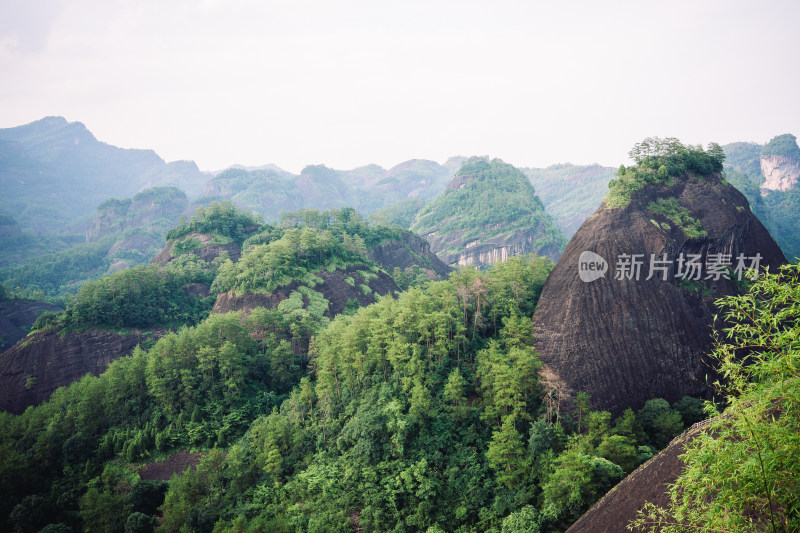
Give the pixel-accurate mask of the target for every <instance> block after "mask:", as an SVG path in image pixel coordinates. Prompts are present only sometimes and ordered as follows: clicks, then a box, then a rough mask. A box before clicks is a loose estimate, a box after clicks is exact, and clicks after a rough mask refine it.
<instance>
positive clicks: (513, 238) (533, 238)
mask: <svg viewBox="0 0 800 533" xmlns="http://www.w3.org/2000/svg"><path fill="white" fill-rule="evenodd" d="M467 234H468V231H467V230H459V231H454V232H451V233H448V234H446V235H444V236H442V237H439V236H438V235H435V234H429V235H427V238H428V241H429V242H430V243H431V247H432V248H433V249H434V250H438V252H437V253H438V256H439V257H441V259H442V261H443V262H445V263H447V264H448V265H459V266H466V265H475V266H478V267H481V266H486V265H493V264H495V263H500V262H503V261H505V260H506V259H508V258H509V257H512V256H515V255H525V254H536V255H540V256H547V257H549V258H551V259H552V260H553V261H558V259H559V258H560V257H561V250H560V248H559V246H558V244H556V243H549V244H547V245H544V246H536V244H535V243H536V242H537V241H538V240H540V239H543V238H545V237H546V233H545V232H544V231H543V230H542V228H524V229H518V230H513V231H511V232H509V233H507V234H502V235H496V236H494V237H488V238H487V237H480V236H474V237H466V235H467ZM451 250H453V251H451Z"/></svg>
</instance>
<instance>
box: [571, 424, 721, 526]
mask: <svg viewBox="0 0 800 533" xmlns="http://www.w3.org/2000/svg"><path fill="white" fill-rule="evenodd" d="M709 422H710V420H706V421H703V422H700V423H698V424H695V425H694V426H692V427H691V428H689V429H688V430H686V431H684V432H683V434H681V435H680V436H678V437H676V438H675V439H673V440H672V442H670V444H669V446H667V447H666V448H664V449H663V450H662V451H661V452H660V453H659V454H657V455H656V456H655V457H653V458H652V459H650V460H649V461H647V462H646V463H644V464H643V465H642V466H640V467H639V468H637V469H636V470H634V471H633V472H631V473H630V474H629V475H628V476H627V477H626V478H625V479H623V480H622V481H620V482H619V484H618V485H617V486H616V487H614V488H613V489H611V490H610V491H609V492H608V493H607V494H606V495H605V496H603V497H602V498H601V499H600V500H599V501H598V502H596V503H595V504H594V505H593V506H592V507H591V508H590V509H589V510H588V511H586V512H585V513H584V514H583V516H582V517H580V518H579V519H578V520H577V521H576V522H575V523H574V524H572V526H570V528H569V529H568V530H567V533H596V532H598V531H602V532H603V533H628V529H627V527H626V526H627V525H628V522H630V521H631V520H633V519H634V518H635V517H636V511H638V510H639V509H641V507H642V506H643V505H644V504H645V502H651V503H654V504H656V505H658V506H661V507H663V506H665V505H667V504H668V503H669V495H668V490H669V485H670V484H672V483H675V480H677V479H678V476H680V475H681V474H682V473H683V471H684V464H683V462H682V461H681V460H680V456H681V455H682V454H683V453H684V450H685V448H686V444H688V443H689V442H691V441H692V440H694V439H695V438H696V437H698V436H699V435H700V434H701V433H702V432H703V429H704V428H705V427H706V426H707V425H708V424H709Z"/></svg>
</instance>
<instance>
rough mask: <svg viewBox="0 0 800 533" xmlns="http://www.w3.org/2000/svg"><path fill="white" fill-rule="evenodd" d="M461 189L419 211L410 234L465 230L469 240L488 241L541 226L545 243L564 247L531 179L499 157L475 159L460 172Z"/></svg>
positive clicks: (456, 180)
mask: <svg viewBox="0 0 800 533" xmlns="http://www.w3.org/2000/svg"><path fill="white" fill-rule="evenodd" d="M451 183H458V187H457V188H452V189H448V190H447V191H445V192H444V194H442V195H441V196H439V197H438V198H436V199H435V200H432V201H431V202H429V203H428V204H427V205H425V207H423V208H422V209H421V210H420V211H419V213H417V217H416V220H415V222H414V224H412V226H411V230H412V231H414V232H415V233H419V234H428V233H436V234H444V233H450V232H455V231H460V230H467V233H466V234H465V236H464V237H465V238H469V237H476V236H479V237H480V238H481V239H488V238H491V237H494V236H497V235H500V234H503V233H508V232H510V231H513V230H515V229H522V228H540V229H542V230H543V231H542V233H543V234H544V237H543V238H542V242H539V243H534V245H533V246H534V248H538V247H541V246H544V245H545V244H547V243H545V242H544V241H545V240H547V241H549V242H556V243H558V244H559V245H562V244H564V240H565V239H564V236H563V234H562V233H561V231H560V230H559V229H558V228H557V227H556V226H555V224H554V223H553V221H552V219H551V218H550V217H549V215H547V213H545V211H544V206H543V205H542V202H541V200H539V198H538V197H537V196H536V193H535V191H534V189H533V186H532V185H531V184H530V182H529V181H528V178H527V177H526V176H525V174H523V173H522V172H521V171H520V170H519V169H517V168H516V167H514V166H512V165H510V164H508V163H505V162H504V161H502V160H500V159H493V160H491V161H487V160H486V158H482V157H471V158H470V159H468V160H467V161H466V162H464V164H463V165H462V167H461V170H459V171H458V172H457V173H456V176H455V178H453V182H451Z"/></svg>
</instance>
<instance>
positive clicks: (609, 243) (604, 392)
mask: <svg viewBox="0 0 800 533" xmlns="http://www.w3.org/2000/svg"><path fill="white" fill-rule="evenodd" d="M670 199H672V200H670ZM671 202H676V203H675V204H671ZM654 205H657V206H660V207H662V208H664V206H669V205H672V211H673V213H672V214H673V218H674V216H675V214H676V213H678V212H680V210H684V211H683V213H681V214H680V216H682V217H683V219H682V220H683V222H682V223H683V224H685V225H686V226H687V230H684V229H682V228H681V227H680V225H679V224H678V223H676V222H675V221H674V220H672V219H670V218H669V217H668V216H666V215H664V214H661V213H657V212H654V211H652V210H650V209H649V207H652V206H654ZM667 210H669V209H667ZM687 216H690V217H693V218H694V219H695V220H696V221H697V222H698V223H699V225H700V226H701V227H702V231H704V232H706V234H705V235H702V233H700V234H698V233H696V232H697V226H696V225H695V224H694V223H692V222H691V221H690V220H689V219H688V218H687ZM687 231H689V232H690V233H692V232H693V231H694V232H695V233H694V234H695V237H694V238H690V237H689V236H688V235H687ZM584 252H590V253H587V254H584ZM593 254H596V255H593ZM630 254H642V255H641V258H639V260H640V261H641V262H642V263H643V264H642V265H641V267H640V276H639V278H638V279H636V278H635V277H634V276H633V271H632V270H630V269H629V270H624V269H623V272H624V273H626V274H630V276H631V277H630V279H629V278H628V276H627V275H625V276H622V279H616V278H618V277H619V276H618V274H620V272H619V270H618V265H620V264H630V263H631V256H630ZM663 254H666V257H664V256H663ZM714 254H722V255H721V256H716V255H714ZM739 254H743V259H745V261H744V263H745V264H744V265H743V266H744V267H749V266H750V264H751V261H752V258H754V257H756V256H757V254H760V267H761V268H762V269H763V268H764V267H766V266H768V267H770V270H775V269H776V268H777V267H778V265H780V264H781V263H784V262H785V258H784V256H783V253H782V252H781V250H780V248H778V246H777V244H775V242H774V241H773V240H772V238H771V237H770V235H769V233H768V232H767V230H766V229H765V228H764V226H762V225H761V223H760V222H759V221H758V219H756V218H755V217H754V216H753V215H752V213H751V212H750V209H749V207H748V205H747V201H746V199H745V198H744V196H743V195H742V194H741V193H739V191H737V190H736V189H734V188H733V187H732V186H729V185H724V184H723V182H722V181H721V176H720V175H719V174H713V175H711V176H710V177H708V178H702V179H698V178H689V177H684V178H679V179H675V180H674V184H673V185H671V186H669V185H666V184H663V185H658V186H655V185H651V186H647V187H645V188H644V189H642V190H641V191H638V192H636V193H635V194H634V195H633V198H632V201H631V202H630V204H629V205H628V206H627V207H624V208H616V209H612V208H608V207H607V206H606V205H605V203H604V204H603V205H602V206H601V207H600V208H599V209H598V210H597V211H596V212H595V213H594V214H593V215H592V216H591V217H590V218H589V219H588V220H587V221H586V222H584V224H583V225H582V226H581V228H580V229H579V230H578V232H577V233H576V234H575V236H574V237H573V239H572V240H571V241H570V243H569V245H568V246H567V248H566V250H565V252H564V255H563V256H562V257H561V259H560V260H559V262H558V264H557V265H556V267H555V268H554V270H553V272H552V273H551V274H550V277H549V278H548V280H547V283H546V284H545V286H544V289H543V290H542V295H541V298H540V300H539V303H538V307H537V310H536V313H535V314H534V317H533V320H534V325H535V329H536V335H537V349H538V351H539V354H540V356H541V359H542V361H543V362H544V363H545V366H546V367H547V369H548V370H549V371H551V372H552V373H553V374H554V375H555V376H556V377H557V378H559V379H560V380H561V381H562V382H563V383H564V385H565V387H562V389H566V390H564V391H563V392H565V393H571V394H574V393H576V392H578V391H585V392H588V393H589V394H591V397H592V405H593V407H594V408H597V409H605V410H609V411H611V412H612V413H614V414H619V413H620V412H621V411H623V410H624V409H625V408H626V407H632V408H634V409H638V408H640V407H641V406H642V405H643V404H644V402H645V401H646V400H648V399H650V398H655V397H662V398H665V399H667V400H668V401H670V402H673V401H677V400H678V399H680V398H681V397H682V396H684V395H693V396H700V395H704V394H706V393H707V390H706V387H705V385H704V382H705V376H706V374H707V372H708V371H709V368H708V367H707V365H706V363H705V362H704V360H703V354H704V353H706V352H708V351H709V350H710V348H711V337H710V334H711V327H710V325H711V323H712V321H713V316H714V314H715V313H716V311H717V309H716V307H715V306H714V304H713V302H714V300H715V299H716V298H719V297H721V296H724V295H729V294H734V293H737V292H738V290H739V289H738V287H737V284H736V283H735V281H734V280H727V279H725V278H724V276H721V275H720V276H711V279H705V278H706V277H708V276H709V273H710V272H711V271H710V270H709V268H708V264H709V263H714V262H715V261H716V262H717V263H720V264H723V263H725V260H727V262H728V263H730V265H729V268H731V269H735V268H736V267H737V266H738V261H737V257H738V256H739ZM695 256H696V257H695ZM651 257H652V258H653V259H655V260H665V261H664V262H663V263H655V264H654V266H656V267H659V266H661V267H663V270H662V269H653V271H652V273H653V276H652V277H651V279H646V278H647V277H648V276H649V275H650V273H651V270H650V266H651V263H650V261H651ZM681 257H683V261H681ZM689 260H692V261H693V263H698V264H699V265H700V266H701V268H700V273H699V275H700V277H701V278H702V279H699V280H694V279H682V278H681V275H682V274H687V273H688V274H691V276H684V277H692V278H693V277H695V276H696V271H695V270H694V268H693V267H688V266H687V262H688V261H689ZM581 267H582V268H583V270H582V271H580V270H579V268H581ZM725 272H728V271H725ZM664 275H666V280H663V279H662V277H663V276H664ZM714 277H719V279H718V280H716V281H715V280H714ZM732 277H734V278H735V277H737V275H736V274H735V273H732ZM582 278H585V279H586V280H587V281H584V280H583V279H582Z"/></svg>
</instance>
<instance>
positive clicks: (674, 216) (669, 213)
mask: <svg viewBox="0 0 800 533" xmlns="http://www.w3.org/2000/svg"><path fill="white" fill-rule="evenodd" d="M647 209H648V210H649V211H652V212H653V213H659V214H661V215H664V216H665V217H667V218H668V219H670V220H671V221H672V222H674V223H675V225H677V226H678V227H679V228H680V229H681V230H683V232H684V233H685V234H686V235H687V236H688V237H691V238H699V237H705V236H706V235H708V232H707V231H705V230H704V229H703V226H702V224H701V223H700V221H699V220H696V219H695V218H693V217H692V216H691V215H690V214H689V210H688V209H686V208H685V207H683V206H682V205H680V204H679V203H678V200H677V199H676V198H658V199H657V200H656V201H655V202H650V203H649V204H648V205H647Z"/></svg>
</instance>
